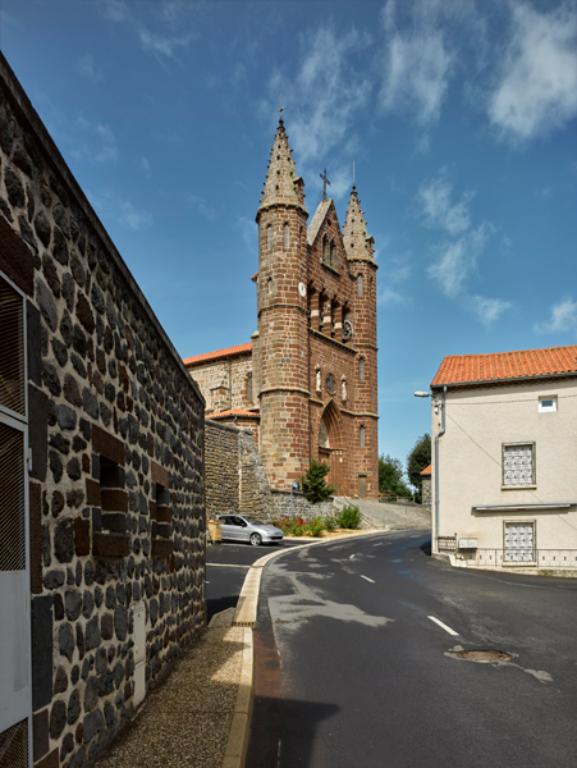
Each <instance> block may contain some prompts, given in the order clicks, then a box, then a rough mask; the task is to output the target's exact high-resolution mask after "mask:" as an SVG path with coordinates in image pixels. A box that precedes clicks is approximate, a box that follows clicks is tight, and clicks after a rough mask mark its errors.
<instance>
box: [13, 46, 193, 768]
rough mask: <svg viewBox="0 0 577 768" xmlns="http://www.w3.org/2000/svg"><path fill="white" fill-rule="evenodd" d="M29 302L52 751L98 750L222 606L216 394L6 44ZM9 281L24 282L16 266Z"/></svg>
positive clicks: (65, 756) (46, 710)
mask: <svg viewBox="0 0 577 768" xmlns="http://www.w3.org/2000/svg"><path fill="white" fill-rule="evenodd" d="M3 276H7V277H8V278H9V279H10V280H11V281H12V282H13V283H14V284H15V285H16V286H17V287H18V288H19V289H20V290H21V291H22V292H23V294H24V296H25V303H26V315H27V328H28V334H27V354H28V413H27V414H26V417H27V418H28V424H29V439H30V446H31V449H32V464H31V466H32V468H31V471H30V473H29V499H30V502H29V515H30V530H31V537H30V569H31V593H32V597H31V616H32V648H33V657H32V668H33V679H32V689H33V710H34V720H33V722H34V759H35V765H39V766H43V767H44V766H50V767H51V768H53V767H54V766H59V765H61V766H68V765H69V766H82V765H88V764H89V763H91V761H92V760H93V759H94V757H95V756H96V755H97V754H98V753H99V752H100V751H101V750H102V749H103V748H104V747H105V746H106V744H107V743H108V742H109V741H110V739H111V738H112V737H113V736H114V735H115V734H116V733H117V732H118V731H119V730H120V729H121V728H122V727H123V725H124V724H125V722H126V721H127V720H128V719H129V718H130V717H131V715H132V714H133V711H134V703H135V700H134V693H135V679H136V678H135V661H136V659H135V655H134V654H135V648H134V642H133V641H134V635H133V629H134V626H133V618H134V608H135V606H137V605H142V604H144V608H145V631H146V656H145V661H144V663H145V665H146V680H147V685H148V686H150V685H153V684H154V683H155V682H156V681H158V680H159V679H160V678H161V677H162V676H163V675H164V674H165V672H166V671H167V670H168V669H169V667H170V665H171V663H172V662H173V660H174V659H175V658H176V657H178V656H179V655H180V654H181V653H182V649H183V648H184V647H186V646H187V645H188V644H189V643H190V642H191V641H192V639H193V638H194V637H195V635H196V633H197V632H198V631H199V630H200V628H201V627H202V626H203V625H204V623H205V598H204V578H205V544H204V542H205V513H204V487H203V451H204V416H203V414H204V401H203V398H202V396H201V395H200V392H199V390H198V388H197V387H196V385H195V384H194V382H193V381H192V380H191V379H190V376H189V375H188V374H187V372H186V370H185V369H184V368H183V366H182V364H181V362H180V358H179V356H178V355H177V353H176V351H175V350H174V348H173V347H172V345H171V343H170V341H169V340H168V338H167V336H166V334H165V333H164V331H163V330H162V328H161V327H160V325H159V323H158V321H157V319H156V317H155V316H154V314H153V312H152V310H151V309H150V307H149V305H148V303H147V302H146V300H145V298H144V297H143V295H142V293H141V292H140V290H139V288H138V286H137V285H136V283H135V281H134V279H133V278H132V276H131V275H130V273H129V271H128V269H127V268H126V266H125V264H124V262H123V261H122V259H121V257H120V256H119V254H118V252H117V251H116V249H115V247H114V245H113V244H112V242H111V240H110V238H109V236H108V235H107V233H106V231H105V230H104V228H103V227H102V225H101V223H100V222H99V220H98V218H97V217H96V215H95V214H94V212H93V211H92V209H91V207H90V205H89V203H88V202H87V200H86V198H85V197H84V195H83V193H82V191H81V190H80V188H79V186H78V184H77V182H76V181H75V179H74V178H73V177H72V175H71V173H70V171H69V169H68V168H67V166H66V164H65V163H64V161H63V159H62V157H61V156H60V154H59V152H58V150H57V148H56V147H55V145H54V144H53V142H52V140H51V139H50V137H49V136H48V134H47V132H46V130H45V128H44V126H43V125H42V123H41V122H40V120H39V118H38V116H37V114H36V113H35V111H34V109H33V108H32V106H31V104H30V102H29V101H28V99H27V97H26V95H25V93H24V92H23V90H22V89H21V87H20V85H19V83H18V82H17V80H16V78H15V77H14V75H13V73H12V72H11V70H10V68H9V66H8V65H7V63H6V61H5V60H4V59H3V58H2V57H0V280H2V279H3ZM6 284H7V283H6Z"/></svg>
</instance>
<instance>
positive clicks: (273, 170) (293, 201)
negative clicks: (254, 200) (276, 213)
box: [259, 117, 305, 211]
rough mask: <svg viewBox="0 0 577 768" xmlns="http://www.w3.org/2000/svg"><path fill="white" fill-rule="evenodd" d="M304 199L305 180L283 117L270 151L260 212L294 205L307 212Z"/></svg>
mask: <svg viewBox="0 0 577 768" xmlns="http://www.w3.org/2000/svg"><path fill="white" fill-rule="evenodd" d="M304 197H305V196H304V184H303V180H302V179H301V178H300V177H299V176H298V175H297V171H296V167H295V163H294V160H293V156H292V150H291V148H290V146H289V142H288V136H287V134H286V130H285V127H284V120H283V119H282V117H281V118H280V119H279V121H278V128H277V131H276V135H275V137H274V143H273V145H272V149H271V151H270V157H269V161H268V169H267V174H266V179H265V182H264V186H263V190H262V194H261V196H260V205H259V211H261V210H262V209H263V208H268V207H269V206H271V205H292V206H295V207H297V208H301V209H302V210H305V206H304Z"/></svg>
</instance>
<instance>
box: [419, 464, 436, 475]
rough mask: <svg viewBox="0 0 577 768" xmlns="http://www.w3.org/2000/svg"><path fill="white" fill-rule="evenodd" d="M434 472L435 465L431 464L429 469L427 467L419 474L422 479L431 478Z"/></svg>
mask: <svg viewBox="0 0 577 768" xmlns="http://www.w3.org/2000/svg"><path fill="white" fill-rule="evenodd" d="M432 472H433V465H432V464H429V466H428V467H425V469H422V470H421V471H420V472H419V474H420V475H421V477H430V476H431V474H432Z"/></svg>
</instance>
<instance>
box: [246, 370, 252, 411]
mask: <svg viewBox="0 0 577 768" xmlns="http://www.w3.org/2000/svg"><path fill="white" fill-rule="evenodd" d="M246 399H247V401H248V402H249V403H250V404H251V405H252V404H253V402H254V394H253V390H252V371H251V372H249V373H247V374H246Z"/></svg>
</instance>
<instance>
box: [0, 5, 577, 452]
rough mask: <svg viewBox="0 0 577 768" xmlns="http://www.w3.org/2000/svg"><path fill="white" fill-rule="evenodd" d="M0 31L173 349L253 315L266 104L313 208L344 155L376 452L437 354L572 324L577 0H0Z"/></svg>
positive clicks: (238, 331) (403, 425)
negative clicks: (374, 314) (372, 321)
mask: <svg viewBox="0 0 577 768" xmlns="http://www.w3.org/2000/svg"><path fill="white" fill-rule="evenodd" d="M0 45H1V47H2V50H3V52H4V54H5V55H6V57H7V58H8V60H9V62H10V63H11V65H12V67H13V68H14V70H15V72H16V74H17V76H18V77H19V79H20V81H21V82H22V84H23V86H24V88H25V89H26V91H27V92H28V95H29V96H30V98H31V100H32V102H33V104H34V106H35V107H36V109H37V110H38V112H39V114H40V116H41V117H42V119H43V120H44V122H45V123H46V125H47V127H48V129H49V131H50V133H51V134H52V136H53V138H54V140H55V141H56V143H57V145H58V146H59V148H60V150H61V152H62V154H63V155H64V158H65V159H66V161H67V162H68V164H69V165H70V167H71V169H72V171H73V173H74V174H75V175H76V177H77V179H78V181H79V182H80V184H81V186H82V187H83V189H84V190H85V192H86V194H87V196H88V198H89V200H90V201H91V203H92V205H93V206H94V208H95V210H96V211H97V213H98V215H99V216H100V218H101V219H102V221H103V223H104V224H105V226H106V228H107V229H108V231H109V232H110V234H111V236H112V238H113V240H114V241H115V242H116V244H117V246H118V247H119V250H120V252H121V253H122V255H123V256H124V259H125V260H126V262H127V264H128V265H129V267H130V269H131V270H132V272H133V273H134V275H135V277H136V278H137V280H138V281H139V283H140V285H141V286H142V288H143V290H144V292H145V294H146V296H147V297H148V299H149V301H150V303H151V304H152V306H153V308H154V310H155V311H156V313H157V314H158V317H159V318H160V321H161V322H162V324H163V325H164V327H165V328H166V330H167V332H168V334H169V335H170V336H171V338H172V339H173V341H174V343H175V345H176V347H177V349H178V350H179V352H180V353H181V354H182V355H183V356H188V355H193V354H196V353H199V352H203V351H208V350H211V349H217V348H219V347H225V346H229V345H231V344H238V343H242V342H244V341H246V340H248V339H249V337H250V334H251V333H252V332H253V331H254V329H255V327H256V316H255V291H254V286H253V284H252V283H251V281H250V279H249V278H250V276H251V275H252V274H253V273H254V271H255V270H256V268H257V251H256V232H255V224H254V216H255V213H256V208H257V204H258V198H259V193H260V189H261V185H262V182H263V179H264V173H265V169H266V163H267V158H268V152H269V149H270V145H271V142H272V137H273V133H274V129H275V125H276V121H277V119H278V112H277V109H278V106H279V105H280V104H282V105H283V106H284V109H285V121H286V126H287V131H288V134H289V139H290V141H291V144H292V146H293V148H294V150H295V159H296V162H297V167H298V170H299V172H300V173H301V174H302V175H303V176H304V179H305V190H306V193H307V205H308V208H309V212H310V214H311V215H312V213H313V212H314V209H315V207H316V205H317V203H318V200H319V197H320V179H319V173H320V171H321V170H322V169H323V168H325V167H326V168H327V170H328V173H329V176H330V178H331V179H332V185H331V187H330V190H329V191H330V192H331V193H332V194H333V196H334V198H335V201H336V205H337V210H338V212H339V216H340V219H341V222H343V220H344V213H345V209H346V197H347V193H348V190H349V188H350V184H351V180H352V179H351V177H352V165H353V161H354V163H355V167H356V181H357V186H358V189H359V194H360V197H361V201H362V204H363V207H364V210H365V213H366V216H367V220H368V224H369V230H370V232H371V234H372V235H373V236H374V237H375V241H376V248H377V258H378V264H379V272H378V280H379V326H378V333H379V339H378V342H379V377H380V381H379V405H380V417H381V420H380V432H379V437H380V451H381V452H382V453H389V454H392V455H394V456H397V457H399V458H400V459H402V460H404V459H405V457H406V455H407V453H408V451H409V450H410V448H411V447H412V445H413V444H414V442H415V439H416V438H417V436H419V435H420V434H422V433H423V432H425V431H427V430H428V429H429V408H428V405H427V402H426V401H422V400H416V399H415V398H414V397H413V396H412V393H413V391H414V390H415V389H423V388H426V387H427V385H428V383H429V381H430V380H431V378H432V377H433V375H434V373H435V370H436V368H437V366H438V364H439V362H440V361H441V359H442V357H443V356H444V355H447V354H460V353H463V354H464V353H479V352H495V351H504V350H510V349H523V348H531V347H542V346H555V345H564V344H574V343H577V283H576V276H577V269H576V265H575V261H576V256H577V248H576V244H577V211H576V202H577V4H576V3H575V2H574V1H568V0H565V1H563V2H545V1H544V0H543V1H539V0H532V2H521V0H511V1H510V2H505V1H503V0H483V1H482V2H481V1H479V2H475V1H474V0H427V1H426V2H418V1H417V0H415V1H414V2H408V1H403V2H400V1H399V2H394V0H388V2H369V1H366V2H358V3H350V2H347V3H340V2H335V1H333V2H330V3H325V2H323V3H315V2H296V1H295V2H266V0H260V2H253V3H249V2H242V1H241V0H237V1H236V2H221V1H220V0H216V1H213V2H179V1H178V0H167V1H166V2H162V0H157V1H156V2H144V1H143V0H140V2H129V1H128V0H127V2H123V1H122V0H93V1H89V0H85V1H84V2H76V1H75V2H72V0H70V1H69V2H59V0H43V2H36V1H35V0H0Z"/></svg>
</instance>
